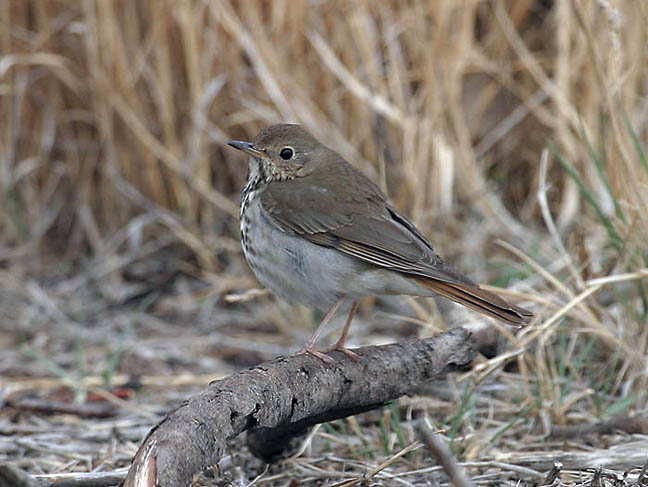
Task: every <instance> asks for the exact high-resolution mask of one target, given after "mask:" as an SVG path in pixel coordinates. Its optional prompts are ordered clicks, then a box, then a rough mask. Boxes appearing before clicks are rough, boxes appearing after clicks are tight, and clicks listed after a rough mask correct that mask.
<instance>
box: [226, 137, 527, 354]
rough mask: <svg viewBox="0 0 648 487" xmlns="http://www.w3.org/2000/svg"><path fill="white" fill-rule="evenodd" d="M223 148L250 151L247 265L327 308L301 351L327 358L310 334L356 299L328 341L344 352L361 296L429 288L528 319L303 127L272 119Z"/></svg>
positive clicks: (505, 316) (518, 320) (496, 313)
mask: <svg viewBox="0 0 648 487" xmlns="http://www.w3.org/2000/svg"><path fill="white" fill-rule="evenodd" d="M229 145H231V146H232V147H234V148H236V149H239V150H242V151H243V152H245V153H247V154H248V155H249V172H248V177H247V184H246V185H245V187H244V188H243V191H242V193H241V221H240V225H241V240H242V245H243V253H244V254H245V258H246V260H247V262H248V264H249V265H250V267H251V268H252V271H253V272H254V274H255V275H256V277H257V279H258V280H259V282H260V283H261V284H263V285H264V286H266V287H268V288H270V289H271V290H272V291H273V292H274V293H275V294H277V295H278V296H280V297H281V298H283V299H285V300H287V301H291V302H298V303H302V304H304V305H306V306H309V307H311V308H318V309H320V310H328V311H327V312H326V314H325V315H324V318H323V319H322V322H321V323H320V326H319V327H318V328H317V331H316V332H315V333H314V334H313V336H312V337H311V338H310V340H309V341H308V342H307V344H306V348H305V349H304V350H303V352H307V353H311V354H313V355H315V356H318V357H320V358H322V359H324V360H327V359H328V357H327V356H326V355H324V354H323V353H322V352H320V351H317V350H315V348H314V345H315V341H316V340H317V338H318V337H319V335H320V334H321V332H322V330H323V329H324V326H325V325H326V323H327V322H328V321H329V319H330V318H331V316H332V315H333V313H334V312H335V311H336V310H337V308H338V307H339V306H340V305H341V304H342V302H343V301H344V300H345V299H346V298H349V299H351V300H352V301H353V304H352V306H351V311H350V312H349V316H348V318H347V321H346V324H345V326H344V330H343V332H342V336H341V337H340V339H339V341H338V342H337V344H336V346H335V347H333V348H335V349H338V350H341V351H343V352H345V353H347V354H348V355H350V356H354V355H355V354H353V352H351V351H349V350H348V349H346V348H345V347H344V343H345V340H346V337H347V333H348V330H349V326H350V324H351V320H352V319H353V315H354V313H355V311H356V308H357V302H358V299H360V298H362V297H364V296H373V295H381V294H408V295H412V296H433V295H434V294H435V293H436V294H440V295H442V296H445V297H447V298H449V299H451V300H453V301H455V302H457V303H461V304H463V305H465V306H468V307H469V308H472V309H474V310H477V311H479V312H481V313H484V314H486V315H489V316H492V317H494V318H497V319H500V320H502V321H504V322H506V323H509V324H513V325H522V324H524V323H526V322H528V321H529V320H530V319H531V317H532V314H531V313H530V312H529V311H527V310H525V309H523V308H520V307H518V306H515V305H512V304H509V303H507V302H506V301H504V300H503V299H502V298H501V297H499V296H498V295H496V294H494V293H492V292H489V291H485V290H484V289H481V288H480V287H479V286H478V285H477V284H475V283H474V282H472V281H471V280H470V279H468V278H467V277H465V276H463V275H462V274H460V273H459V272H457V271H455V270H454V269H453V268H452V267H450V266H448V265H447V264H446V263H444V262H443V260H441V258H440V257H439V256H438V255H437V254H436V252H435V251H434V249H433V248H432V245H430V243H429V242H428V241H427V240H426V239H425V237H424V236H423V235H422V234H421V232H419V230H418V229H417V228H416V227H415V226H414V224H413V223H412V222H410V221H409V220H408V219H407V218H405V217H404V216H402V215H400V214H399V213H398V212H397V211H396V210H395V209H394V208H393V207H392V206H391V205H390V204H389V202H388V201H387V198H386V196H385V195H384V194H383V192H382V191H381V190H380V188H378V186H376V185H375V184H374V183H373V182H371V181H370V180H369V179H368V178H367V177H366V176H364V175H363V174H362V173H361V172H360V171H358V170H357V169H355V168H354V167H353V166H351V165H350V164H349V163H348V162H346V161H345V160H344V159H343V158H342V157H341V156H340V155H339V154H337V153H336V152H334V151H333V150H331V149H329V148H328V147H326V146H325V145H323V144H321V143H319V142H318V141H317V140H316V139H315V138H314V137H312V136H311V135H310V134H309V133H308V132H306V131H305V130H304V129H303V128H302V127H301V126H299V125H291V124H279V125H272V126H270V127H267V128H265V129H263V130H262V131H261V132H259V134H258V135H257V137H256V139H254V142H252V143H250V142H242V141H238V140H233V141H231V142H229Z"/></svg>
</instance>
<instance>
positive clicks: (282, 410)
mask: <svg viewBox="0 0 648 487" xmlns="http://www.w3.org/2000/svg"><path fill="white" fill-rule="evenodd" d="M354 351H355V352H356V353H357V354H358V355H359V356H360V358H361V360H360V361H354V360H352V359H350V358H349V357H347V356H346V355H344V354H342V353H340V352H332V353H331V354H330V356H331V357H332V358H333V359H334V360H335V362H334V363H332V364H331V363H326V362H324V361H322V360H320V359H318V358H314V357H311V356H309V355H298V356H293V357H279V358H277V359H275V360H272V361H270V362H266V363H263V364H261V365H258V366H256V367H252V368H250V369H247V370H243V371H241V372H239V373H238V374H235V375H232V376H230V377H227V378H225V379H222V380H219V381H215V382H212V383H211V384H210V385H209V387H208V388H207V389H206V390H205V391H204V392H202V393H200V394H197V395H195V396H193V397H191V398H189V399H188V400H187V401H185V402H184V403H183V404H181V405H180V406H179V407H178V408H176V409H175V410H174V411H172V412H170V413H169V415H168V416H167V417H166V418H165V419H164V420H163V421H162V422H161V423H160V424H158V425H157V426H156V427H155V428H153V430H151V432H150V433H149V435H148V436H147V438H146V439H145V440H144V443H143V444H142V446H141V447H140V449H139V451H138V452H137V454H136V455H135V458H134V459H133V463H132V465H131V468H130V470H129V472H128V475H127V476H126V480H125V482H124V487H135V486H138V487H140V486H151V487H152V486H154V485H159V486H162V487H166V486H181V485H187V484H189V482H190V481H191V478H192V477H193V475H194V474H196V473H198V472H200V471H202V470H204V469H205V468H207V467H209V466H210V465H214V464H216V463H217V462H218V461H219V459H220V458H221V456H222V454H223V451H224V449H225V445H226V442H227V441H228V440H230V439H232V438H234V437H235V436H237V435H239V434H240V433H242V432H243V431H245V430H250V433H248V445H249V446H250V448H251V450H252V452H253V453H254V454H255V455H257V456H259V457H261V458H263V459H266V460H270V459H272V458H275V457H277V456H279V455H281V454H282V453H284V452H285V450H286V449H287V448H290V446H291V444H292V443H294V438H296V437H299V436H301V435H303V434H304V433H305V432H307V430H308V428H310V427H311V426H312V425H314V424H317V423H321V422H325V421H331V420H333V419H338V418H343V417H347V416H351V415H354V414H357V413H360V412H363V411H368V410H370V409H373V408H377V407H379V406H381V405H383V404H385V403H386V402H388V401H391V400H393V399H395V398H397V397H399V396H402V395H403V394H407V393H408V392H411V391H413V390H414V389H416V387H417V386H419V385H420V384H421V383H422V382H424V381H427V380H429V379H433V378H438V377H440V376H442V375H444V374H446V373H447V372H449V371H452V370H456V369H458V368H463V367H466V366H468V365H469V364H470V363H471V362H472V360H473V358H474V356H475V351H474V349H473V347H472V345H471V343H470V333H469V332H468V331H466V330H464V329H462V328H455V329H453V330H451V331H449V332H446V333H442V334H439V335H437V336H435V337H432V338H427V339H424V340H418V341H407V342H403V343H394V344H390V345H384V346H380V347H362V348H358V349H355V350H354Z"/></svg>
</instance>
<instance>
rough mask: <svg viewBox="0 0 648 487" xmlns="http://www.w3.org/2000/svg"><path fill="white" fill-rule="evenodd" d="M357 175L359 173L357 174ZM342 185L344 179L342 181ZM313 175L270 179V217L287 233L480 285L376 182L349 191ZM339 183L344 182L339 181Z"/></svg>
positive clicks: (381, 263)
mask: <svg viewBox="0 0 648 487" xmlns="http://www.w3.org/2000/svg"><path fill="white" fill-rule="evenodd" d="M354 176H355V174H354ZM339 181H342V184H344V183H345V180H344V178H342V179H339ZM326 182H327V181H324V184H322V183H323V182H322V181H321V180H320V181H318V184H311V183H310V182H309V180H308V178H303V179H302V180H300V182H299V184H293V183H291V182H290V181H281V182H273V183H270V184H269V185H268V186H267V187H266V188H265V190H264V191H263V193H262V195H261V205H262V207H263V210H264V212H265V213H266V214H267V215H268V217H269V218H270V219H271V221H272V222H273V223H274V224H276V225H277V226H278V227H279V228H280V229H282V230H283V231H285V232H294V233H296V234H299V235H301V236H302V237H303V238H305V239H307V240H309V241H311V242H313V243H316V244H318V245H323V246H325V247H330V248H335V249H337V250H339V251H340V252H344V253H345V254H348V255H350V256H352V257H355V258H357V259H360V260H362V261H365V262H367V263H369V264H373V265H375V266H378V267H383V268H387V269H392V270H395V271H400V272H404V273H407V274H413V275H418V276H423V277H428V278H432V279H435V280H439V281H443V282H447V283H454V284H465V285H469V286H476V284H475V283H473V282H472V281H470V280H469V279H468V278H467V277H465V276H463V275H461V274H460V273H458V272H456V271H455V270H453V269H452V268H451V267H450V266H447V265H446V264H445V263H444V262H443V261H442V260H441V258H440V257H439V256H438V255H437V254H436V252H435V251H434V250H433V248H432V246H431V245H430V244H429V243H428V242H427V240H426V239H425V238H424V237H423V236H422V235H421V234H420V233H419V231H418V230H417V229H416V228H415V227H414V225H413V224H412V223H411V222H410V221H409V220H407V219H406V218H405V217H403V216H401V215H399V214H398V213H397V212H396V211H395V210H394V209H393V208H391V207H390V206H389V205H388V204H387V202H386V201H385V197H384V195H383V194H382V192H381V191H380V190H379V189H378V188H377V187H375V186H373V185H371V186H369V187H367V182H366V181H362V183H363V188H362V191H359V189H360V188H355V187H353V186H354V178H353V177H350V178H348V180H347V181H346V182H347V183H348V184H349V185H350V187H348V188H345V189H348V191H346V190H345V191H340V188H335V187H331V185H330V184H329V185H327V184H326ZM335 184H339V183H337V182H336V183H335Z"/></svg>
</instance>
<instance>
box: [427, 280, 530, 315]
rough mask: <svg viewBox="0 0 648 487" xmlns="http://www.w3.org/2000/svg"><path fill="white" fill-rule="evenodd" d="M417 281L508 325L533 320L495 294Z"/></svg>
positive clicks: (451, 284) (464, 287)
mask: <svg viewBox="0 0 648 487" xmlns="http://www.w3.org/2000/svg"><path fill="white" fill-rule="evenodd" d="M417 281H418V282H420V283H421V284H422V285H423V286H425V287H426V288H428V289H430V290H432V291H434V292H435V293H437V294H440V295H442V296H445V297H446V298H448V299H451V300H452V301H454V302H455V303H459V304H463V305H464V306H467V307H468V308H471V309H474V310H475V311H479V312H480V313H483V314H485V315H488V316H492V317H493V318H497V319H498V320H501V321H503V322H505V323H508V324H510V325H516V326H524V325H525V324H526V323H528V322H529V321H531V318H533V313H531V312H530V311H528V310H526V309H524V308H521V307H520V306H515V305H514V304H510V303H507V302H506V301H504V299H502V298H501V297H499V296H498V295H497V294H495V293H492V292H490V291H486V290H484V289H482V288H480V287H473V286H469V285H467V284H455V283H449V282H443V281H437V280H435V279H429V278H417Z"/></svg>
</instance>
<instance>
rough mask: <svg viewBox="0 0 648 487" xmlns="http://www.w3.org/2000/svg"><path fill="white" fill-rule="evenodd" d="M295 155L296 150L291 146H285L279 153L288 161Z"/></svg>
mask: <svg viewBox="0 0 648 487" xmlns="http://www.w3.org/2000/svg"><path fill="white" fill-rule="evenodd" d="M294 155H295V151H294V150H292V148H291V147H284V148H283V149H281V152H280V153H279V157H281V158H282V159H283V160H284V161H287V160H288V159H292V157H293V156H294Z"/></svg>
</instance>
